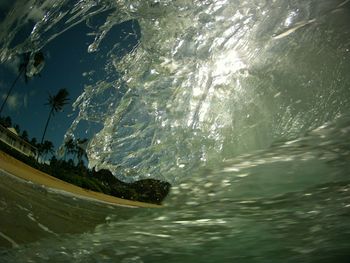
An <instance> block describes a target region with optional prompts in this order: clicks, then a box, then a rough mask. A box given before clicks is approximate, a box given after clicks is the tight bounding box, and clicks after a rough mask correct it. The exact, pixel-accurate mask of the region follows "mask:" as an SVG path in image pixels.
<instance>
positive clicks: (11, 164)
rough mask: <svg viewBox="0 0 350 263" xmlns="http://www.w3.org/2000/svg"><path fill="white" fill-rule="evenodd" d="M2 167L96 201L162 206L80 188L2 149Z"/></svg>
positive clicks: (53, 187) (44, 184) (34, 181)
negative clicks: (21, 160) (35, 167)
mask: <svg viewBox="0 0 350 263" xmlns="http://www.w3.org/2000/svg"><path fill="white" fill-rule="evenodd" d="M0 169H2V170H4V171H5V172H7V173H10V174H11V175H13V176H16V177H18V178H21V179H24V180H27V181H31V182H33V183H35V184H39V185H43V186H45V187H49V188H51V189H53V190H58V191H64V192H66V193H67V194H71V195H74V196H75V197H78V198H84V199H91V200H94V201H96V202H103V203H108V204H111V205H117V206H129V207H144V208H156V207H161V206H160V205H156V204H149V203H143V202H137V201H130V200H125V199H121V198H117V197H114V196H110V195H106V194H103V193H98V192H94V191H90V190H87V189H83V188H80V187H78V186H75V185H72V184H69V183H67V182H64V181H62V180H59V179H57V178H55V177H52V176H50V175H48V174H46V173H43V172H41V171H39V170H37V169H34V168H32V167H30V166H29V165H27V164H25V163H22V162H20V161H18V160H17V159H15V158H13V157H11V156H9V155H8V154H5V153H4V152H2V151H0Z"/></svg>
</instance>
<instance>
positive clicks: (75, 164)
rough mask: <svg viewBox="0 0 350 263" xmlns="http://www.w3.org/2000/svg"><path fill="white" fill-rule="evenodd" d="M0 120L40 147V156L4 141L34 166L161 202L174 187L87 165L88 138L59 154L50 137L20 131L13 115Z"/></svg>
mask: <svg viewBox="0 0 350 263" xmlns="http://www.w3.org/2000/svg"><path fill="white" fill-rule="evenodd" d="M0 124H1V125H2V126H4V127H6V128H9V127H12V126H14V127H15V129H16V131H17V133H18V134H19V137H20V138H22V139H23V140H25V141H27V142H29V143H30V144H32V145H33V146H34V147H36V149H37V157H33V156H26V155H24V154H22V153H20V152H19V151H17V150H15V149H14V148H12V147H10V146H9V145H7V144H5V143H4V142H2V141H0V150H2V151H3V152H5V153H7V154H9V155H11V156H13V157H14V158H16V159H18V160H19V161H22V162H24V163H26V164H28V165H30V166H32V167H33V168H36V169H38V170H40V171H42V172H45V173H47V174H49V175H51V176H54V177H56V178H58V179H61V180H63V181H66V182H68V183H71V184H74V185H77V186H79V187H82V188H85V189H89V190H92V191H97V192H102V193H104V194H108V195H112V196H115V197H119V198H124V199H128V200H134V201H141V202H148V203H155V204H160V203H161V202H162V201H163V199H164V198H165V197H166V196H167V194H168V192H169V190H170V184H169V183H167V182H162V181H159V180H154V179H147V180H141V181H137V182H134V183H125V182H122V181H120V180H118V179H117V178H116V177H115V176H114V175H113V174H112V173H111V172H110V171H108V170H99V171H96V170H95V169H94V168H92V169H89V168H87V165H86V164H87V162H88V160H87V156H86V152H85V150H84V147H82V145H85V144H86V143H87V142H88V140H87V139H86V138H84V139H77V140H74V139H69V140H67V141H66V142H65V144H64V146H63V147H64V155H63V156H62V157H60V158H58V157H56V155H55V150H54V149H55V147H54V145H53V143H52V142H51V141H49V140H44V141H42V142H40V143H38V142H37V139H36V138H31V139H30V138H29V134H28V132H27V131H26V130H23V131H22V132H20V131H21V130H20V127H19V125H14V124H13V123H12V120H11V118H10V117H0Z"/></svg>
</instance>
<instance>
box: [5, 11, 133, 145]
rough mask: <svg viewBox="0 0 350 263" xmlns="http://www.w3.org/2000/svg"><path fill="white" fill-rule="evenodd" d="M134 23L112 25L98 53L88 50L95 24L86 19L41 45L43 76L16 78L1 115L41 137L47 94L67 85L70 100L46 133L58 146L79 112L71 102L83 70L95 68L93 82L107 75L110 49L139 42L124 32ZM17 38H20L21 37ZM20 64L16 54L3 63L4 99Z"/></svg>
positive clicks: (82, 82) (80, 88) (81, 84)
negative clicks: (107, 58) (43, 60)
mask: <svg viewBox="0 0 350 263" xmlns="http://www.w3.org/2000/svg"><path fill="white" fill-rule="evenodd" d="M2 16H3V14H2ZM105 16H106V14H102V15H99V16H98V17H96V18H95V19H96V21H97V22H96V21H95V22H96V23H95V24H98V23H100V22H103V21H104V18H105ZM0 17H1V16H0ZM99 20H101V21H99ZM0 22H1V20H0ZM132 23H135V22H131V21H129V22H125V23H123V24H121V25H118V26H115V27H114V28H112V30H110V32H109V33H108V35H107V36H106V37H105V39H104V40H103V41H102V43H101V46H100V50H99V51H98V52H97V53H88V52H87V49H88V46H89V45H90V44H91V43H92V42H93V36H91V35H89V34H88V33H91V32H92V31H93V28H91V27H88V26H87V25H86V23H85V22H83V23H80V24H79V25H77V26H75V27H73V28H71V29H70V30H68V31H66V32H65V33H63V34H61V35H59V36H58V37H56V38H55V39H54V40H52V41H51V42H50V43H49V44H48V45H46V46H45V47H44V48H43V49H42V52H43V53H44V56H45V66H44V68H43V70H42V71H41V76H40V77H34V78H32V79H31V80H30V81H29V82H28V83H27V84H25V82H24V78H21V79H20V81H18V82H17V84H16V87H15V89H14V90H13V92H12V95H11V97H10V98H9V100H8V103H7V104H6V106H5V108H4V110H3V112H2V116H10V117H11V118H12V121H13V123H15V124H18V125H19V126H20V127H21V129H22V130H27V132H28V133H29V137H30V138H32V137H35V138H37V140H38V141H40V139H41V136H42V133H43V130H44V126H45V122H46V120H47V117H48V114H49V107H48V106H47V105H45V103H46V102H47V99H48V95H49V94H52V95H55V94H56V93H57V91H58V90H59V89H61V88H66V89H67V90H68V91H69V94H70V96H69V97H70V103H69V104H68V105H66V106H65V107H64V111H63V112H58V113H57V114H56V115H55V116H54V118H52V119H51V122H50V125H49V127H48V130H47V133H46V136H45V138H46V139H48V140H50V141H52V142H53V143H54V145H55V147H56V148H57V147H59V146H60V145H61V143H62V141H63V138H64V134H65V132H66V130H67V129H68V128H69V126H70V125H71V123H72V121H73V120H74V118H75V117H76V114H77V113H76V112H75V113H73V112H72V107H71V105H72V103H73V102H74V101H75V100H76V98H77V97H78V96H79V95H80V94H81V93H82V92H83V90H84V85H85V84H87V83H88V81H89V80H88V79H87V77H84V76H83V73H84V72H89V71H92V70H94V71H96V72H97V74H96V73H95V75H94V76H95V77H94V79H93V82H96V81H97V80H99V79H103V78H104V77H105V73H104V70H103V68H104V65H105V60H106V57H105V55H106V53H107V51H108V50H111V48H112V47H113V45H114V44H116V43H117V42H119V43H121V47H122V48H121V49H119V50H116V51H115V52H117V53H118V54H119V55H120V54H121V53H123V52H124V53H125V50H131V48H132V47H133V46H134V45H135V44H136V43H137V41H138V40H137V38H128V39H127V40H125V35H126V34H128V33H129V32H130V30H131V25H132ZM92 24H93V23H92ZM134 25H135V24H134ZM32 26H33V25H28V30H31V27H32ZM23 34H24V35H25V34H26V33H25V32H24V33H23ZM18 41H21V37H19V40H18ZM123 50H124V51H123ZM18 64H19V59H18V58H17V59H15V60H13V61H9V62H7V63H5V64H2V65H0V99H1V102H2V100H3V97H4V94H6V92H7V90H8V88H9V87H10V85H11V83H12V82H13V81H14V79H15V78H16V74H17V67H18ZM90 83H91V82H90ZM89 136H91V135H87V136H86V134H81V136H80V137H89Z"/></svg>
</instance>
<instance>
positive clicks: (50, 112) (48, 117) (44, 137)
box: [41, 107, 53, 143]
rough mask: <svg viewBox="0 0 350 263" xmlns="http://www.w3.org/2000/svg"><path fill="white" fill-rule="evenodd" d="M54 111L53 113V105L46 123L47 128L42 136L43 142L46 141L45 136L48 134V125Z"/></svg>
mask: <svg viewBox="0 0 350 263" xmlns="http://www.w3.org/2000/svg"><path fill="white" fill-rule="evenodd" d="M52 113H53V107H51V110H50V113H49V117H48V118H47V121H46V125H45V129H44V133H43V137H42V138H41V143H43V142H44V138H45V134H46V130H47V126H48V125H49V122H50V119H51V116H52Z"/></svg>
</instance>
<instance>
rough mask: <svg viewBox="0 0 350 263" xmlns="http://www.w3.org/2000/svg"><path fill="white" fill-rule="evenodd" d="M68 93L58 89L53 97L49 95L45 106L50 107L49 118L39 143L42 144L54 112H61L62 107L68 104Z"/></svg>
mask: <svg viewBox="0 0 350 263" xmlns="http://www.w3.org/2000/svg"><path fill="white" fill-rule="evenodd" d="M68 95H69V93H68V91H67V90H66V89H60V90H59V91H58V92H57V94H56V95H55V96H51V95H49V99H48V102H47V103H46V105H49V106H50V107H51V110H50V113H49V117H48V118H47V121H46V125H45V129H44V133H43V137H42V138H41V143H43V141H44V138H45V134H46V130H47V126H48V125H49V122H50V119H51V116H54V115H55V113H56V112H58V111H62V109H63V106H64V105H66V104H68V101H69V98H68Z"/></svg>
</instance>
